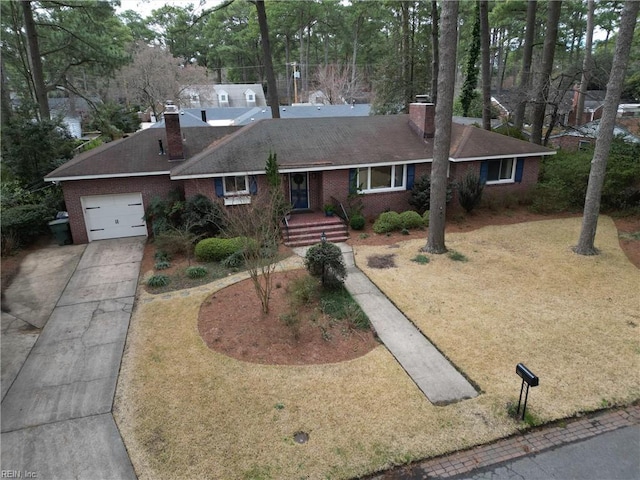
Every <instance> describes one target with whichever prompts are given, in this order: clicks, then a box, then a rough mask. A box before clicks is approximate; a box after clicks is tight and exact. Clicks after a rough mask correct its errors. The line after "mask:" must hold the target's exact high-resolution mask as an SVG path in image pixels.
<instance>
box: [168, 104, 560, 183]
mask: <svg viewBox="0 0 640 480" xmlns="http://www.w3.org/2000/svg"><path fill="white" fill-rule="evenodd" d="M408 122H409V116H408V115H390V116H372V117H355V118H315V119H309V118H306V119H305V118H303V119H280V120H262V121H259V122H256V123H254V124H252V125H250V126H248V127H245V128H244V129H243V130H241V131H239V132H237V133H236V134H234V135H231V136H229V137H227V138H225V139H224V140H222V141H221V142H219V143H218V144H217V145H216V148H214V149H208V150H206V151H203V152H201V153H200V154H198V155H196V156H195V157H194V158H192V159H191V160H189V161H188V162H185V163H184V164H182V165H179V166H177V167H176V168H174V169H173V170H172V172H171V176H172V178H175V179H179V178H190V177H207V176H214V175H216V174H217V175H220V174H223V175H224V174H234V173H249V172H262V171H264V166H265V162H266V160H267V158H268V156H269V153H270V152H275V153H277V155H278V164H279V165H280V169H281V171H283V172H286V171H293V170H328V169H337V168H349V167H351V166H356V165H373V164H377V163H385V162H386V163H402V162H405V163H410V162H416V161H430V160H431V158H432V157H433V139H428V140H423V139H422V138H420V137H419V136H418V135H416V134H415V133H414V132H413V131H412V130H411V128H409V125H408ZM452 135H453V141H452V145H451V158H452V159H453V160H454V161H455V160H459V161H465V160H473V159H477V158H479V157H481V158H491V157H498V158H499V157H504V156H508V155H511V156H530V155H548V154H552V153H553V152H554V151H553V150H551V149H548V148H545V147H540V146H538V145H534V144H531V143H528V142H523V141H521V140H517V139H514V138H510V137H506V136H504V135H500V134H497V133H493V132H487V131H485V130H482V129H480V128H477V127H473V126H463V125H459V124H455V123H454V124H453V132H452Z"/></svg>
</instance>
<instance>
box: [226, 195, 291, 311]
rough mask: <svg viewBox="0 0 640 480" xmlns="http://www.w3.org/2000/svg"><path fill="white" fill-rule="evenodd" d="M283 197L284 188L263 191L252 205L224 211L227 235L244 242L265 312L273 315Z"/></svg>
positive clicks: (244, 252) (253, 278)
mask: <svg viewBox="0 0 640 480" xmlns="http://www.w3.org/2000/svg"><path fill="white" fill-rule="evenodd" d="M283 197H284V194H283V191H282V189H281V188H262V189H261V190H260V192H258V193H257V194H256V195H253V196H252V197H251V203H249V204H246V205H236V206H233V207H231V208H229V207H226V208H225V209H224V210H223V211H224V223H225V224H226V228H225V231H226V233H227V234H228V235H229V236H232V237H241V238H242V239H243V249H242V256H243V258H244V263H245V266H246V267H247V270H248V271H249V276H250V277H251V281H252V283H253V286H254V288H255V291H256V294H257V295H258V298H259V299H260V303H261V304H262V311H263V313H269V298H270V297H271V290H272V284H273V273H274V272H275V269H276V266H277V263H278V260H279V257H278V243H279V240H280V226H279V219H281V218H282V217H281V214H282V211H281V209H282V206H283V205H284V201H283Z"/></svg>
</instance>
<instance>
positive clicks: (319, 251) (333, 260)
mask: <svg viewBox="0 0 640 480" xmlns="http://www.w3.org/2000/svg"><path fill="white" fill-rule="evenodd" d="M304 263H305V267H306V268H307V270H308V271H309V273H310V274H311V275H313V276H314V277H320V278H321V279H322V284H323V286H335V285H341V284H342V282H343V281H344V279H345V277H346V276H347V267H346V266H345V264H344V259H343V258H342V252H341V251H340V247H338V246H337V245H336V244H334V243H331V242H323V243H317V244H315V245H314V246H312V247H311V248H309V250H307V255H306V256H305V259H304Z"/></svg>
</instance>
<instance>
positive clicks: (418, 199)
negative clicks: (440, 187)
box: [409, 175, 453, 213]
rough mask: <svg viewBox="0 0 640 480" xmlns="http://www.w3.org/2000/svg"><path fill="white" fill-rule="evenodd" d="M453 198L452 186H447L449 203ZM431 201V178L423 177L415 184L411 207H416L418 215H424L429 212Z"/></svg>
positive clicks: (412, 191) (410, 199)
mask: <svg viewBox="0 0 640 480" xmlns="http://www.w3.org/2000/svg"><path fill="white" fill-rule="evenodd" d="M451 198H453V189H452V188H451V185H447V203H449V202H450V201H451ZM430 201H431V177H430V176H429V175H422V176H421V177H420V178H418V179H417V180H416V181H415V183H414V184H413V189H412V190H411V195H410V197H409V205H411V206H412V207H415V209H416V210H417V211H418V213H424V212H425V211H427V210H429V202H430Z"/></svg>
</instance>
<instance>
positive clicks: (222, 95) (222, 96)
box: [218, 90, 229, 103]
mask: <svg viewBox="0 0 640 480" xmlns="http://www.w3.org/2000/svg"><path fill="white" fill-rule="evenodd" d="M218 102H219V103H229V94H228V93H227V92H226V91H224V90H221V91H219V92H218Z"/></svg>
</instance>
